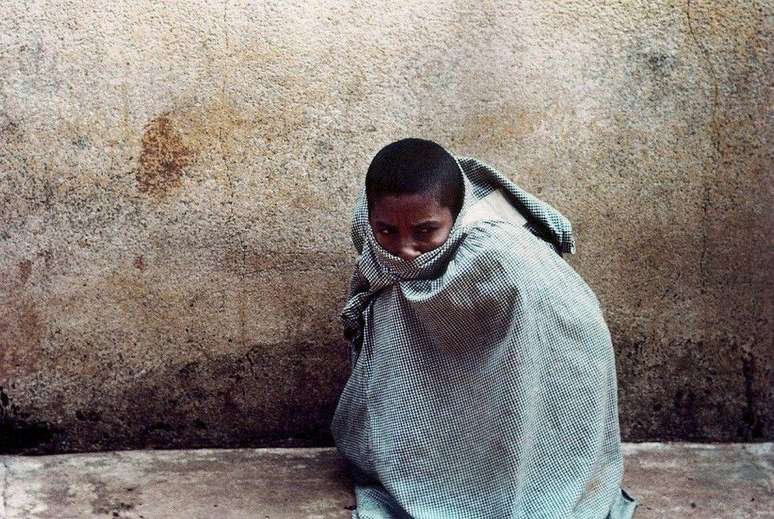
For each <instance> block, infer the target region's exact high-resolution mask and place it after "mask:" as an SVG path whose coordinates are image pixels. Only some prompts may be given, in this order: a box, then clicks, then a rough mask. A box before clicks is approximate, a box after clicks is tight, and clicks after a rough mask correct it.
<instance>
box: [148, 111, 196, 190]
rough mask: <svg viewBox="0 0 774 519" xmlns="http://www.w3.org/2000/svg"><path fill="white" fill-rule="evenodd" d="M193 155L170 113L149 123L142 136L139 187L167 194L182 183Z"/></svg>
mask: <svg viewBox="0 0 774 519" xmlns="http://www.w3.org/2000/svg"><path fill="white" fill-rule="evenodd" d="M193 155H194V153H193V151H192V150H191V149H190V148H189V147H188V146H186V145H185V144H184V143H183V139H182V136H181V134H180V132H179V131H178V129H177V128H176V127H175V125H174V124H173V122H172V119H171V118H170V115H169V114H166V113H165V114H162V115H159V116H158V117H156V118H155V119H153V120H151V121H150V122H149V123H148V124H147V125H146V126H145V133H144V134H143V136H142V153H141V155H140V166H139V168H138V169H137V170H136V171H135V177H136V178H137V187H138V189H139V190H140V191H142V192H143V193H147V194H149V195H151V196H154V197H157V198H163V197H165V196H166V195H167V194H168V193H169V192H170V191H172V190H174V189H175V188H177V187H179V186H180V184H181V179H182V176H183V170H184V169H185V168H186V167H187V166H188V165H189V164H190V163H191V161H192V159H193Z"/></svg>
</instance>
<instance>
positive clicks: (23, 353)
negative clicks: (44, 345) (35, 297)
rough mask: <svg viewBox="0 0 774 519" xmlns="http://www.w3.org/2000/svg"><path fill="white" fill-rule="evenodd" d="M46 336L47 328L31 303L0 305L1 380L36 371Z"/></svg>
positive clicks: (19, 302)
mask: <svg viewBox="0 0 774 519" xmlns="http://www.w3.org/2000/svg"><path fill="white" fill-rule="evenodd" d="M44 333H45V324H44V323H43V322H41V318H40V315H39V314H38V311H37V309H36V308H35V305H34V304H33V303H32V302H31V301H17V302H13V301H12V302H10V303H9V304H6V305H0V380H3V379H7V378H9V375H11V374H12V373H16V372H19V371H21V372H25V373H28V372H30V371H32V370H34V369H35V368H36V366H37V364H38V361H39V359H40V354H41V351H40V344H41V342H42V340H43V336H44Z"/></svg>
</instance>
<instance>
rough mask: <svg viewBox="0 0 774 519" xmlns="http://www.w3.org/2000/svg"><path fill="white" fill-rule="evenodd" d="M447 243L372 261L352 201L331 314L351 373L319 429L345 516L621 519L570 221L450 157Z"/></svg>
mask: <svg viewBox="0 0 774 519" xmlns="http://www.w3.org/2000/svg"><path fill="white" fill-rule="evenodd" d="M458 163H459V164H460V168H461V170H462V171H463V173H464V184H465V202H464V205H463V208H462V211H461V213H460V214H459V215H458V217H457V219H456V221H455V224H454V226H453V227H452V230H451V232H450V234H449V238H448V239H447V241H446V242H445V243H444V244H443V245H442V246H441V247H439V248H437V249H434V250H432V251H429V252H427V253H424V254H422V255H420V256H418V257H417V258H415V259H413V260H411V261H405V260H402V259H401V258H397V257H395V256H393V255H391V254H390V253H389V252H387V251H386V250H384V249H383V248H382V247H381V246H380V245H379V244H378V243H377V241H376V239H375V238H374V235H373V233H372V231H371V229H370V226H369V224H368V214H367V211H368V209H367V207H366V205H365V196H364V193H363V192H361V194H360V196H359V198H358V201H357V204H356V207H355V214H354V219H353V226H352V238H353V242H354V244H355V247H356V249H357V251H358V253H359V254H360V256H359V258H358V262H357V265H356V268H355V272H354V274H353V276H352V282H351V285H350V294H349V299H348V302H347V304H346V307H345V308H344V311H343V313H342V320H343V322H344V324H345V327H346V329H347V330H348V337H350V339H349V348H350V355H351V361H352V373H351V375H350V378H349V380H348V381H347V384H346V386H345V387H344V390H343V392H342V394H341V396H340V399H339V402H338V406H337V408H336V413H335V415H334V418H333V423H332V427H331V429H332V433H333V436H334V439H335V441H336V445H337V447H338V450H339V452H340V453H341V454H342V455H343V456H344V457H345V458H346V459H347V460H348V461H349V463H350V466H351V471H352V475H353V480H354V483H355V496H356V500H357V509H356V510H355V511H354V512H353V518H355V519H358V518H359V519H376V518H409V517H410V518H415V519H430V518H433V519H436V518H437V519H454V518H465V519H467V518H478V517H481V518H491V517H497V518H524V519H541V518H552V519H555V518H578V519H585V518H589V519H605V518H606V517H609V518H610V519H628V518H630V517H632V514H633V512H634V509H635V507H636V505H637V502H636V501H635V500H634V499H633V498H632V497H631V496H629V495H628V494H627V493H626V492H625V491H624V490H623V489H622V488H621V487H620V485H621V478H622V475H623V461H622V457H621V453H620V434H619V428H618V411H617V394H616V388H617V383H616V373H615V361H614V355H613V349H612V345H611V342H610V334H609V332H608V329H607V326H606V325H605V321H604V318H603V316H602V312H601V310H600V307H599V302H598V301H597V298H596V297H595V295H594V294H593V293H592V291H591V289H590V288H589V287H588V286H587V285H586V283H585V282H584V281H583V280H582V279H581V278H580V276H579V275H578V274H577V273H576V272H575V271H574V270H573V269H572V268H571V267H570V266H569V265H568V264H567V263H566V262H565V261H564V260H563V259H562V258H561V253H563V252H573V251H574V248H575V243H574V239H573V235H572V227H571V226H570V223H569V221H567V219H566V218H564V217H563V216H562V215H561V214H559V212H557V211H556V210H555V209H553V208H552V207H551V206H549V205H548V204H546V203H544V202H542V201H540V200H538V199H536V198H535V197H533V196H531V195H529V194H528V193H526V192H524V191H523V190H521V189H520V188H518V187H517V186H515V185H514V184H513V183H512V182H510V181H509V180H508V179H507V178H505V177H504V176H503V175H501V174H500V173H498V172H497V171H495V170H494V169H492V168H491V167H489V166H487V165H485V164H483V163H481V162H479V161H477V160H475V159H471V158H459V159H458Z"/></svg>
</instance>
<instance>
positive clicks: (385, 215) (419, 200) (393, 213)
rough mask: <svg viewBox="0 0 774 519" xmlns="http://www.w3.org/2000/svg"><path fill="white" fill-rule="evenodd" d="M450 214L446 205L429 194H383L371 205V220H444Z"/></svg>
mask: <svg viewBox="0 0 774 519" xmlns="http://www.w3.org/2000/svg"><path fill="white" fill-rule="evenodd" d="M449 216H451V211H449V208H448V207H444V206H442V205H441V203H440V202H439V201H438V200H437V199H436V198H435V197H433V196H432V195H430V194H404V195H384V196H381V197H379V198H376V199H375V200H374V201H373V205H372V206H371V211H370V218H371V220H374V221H376V220H380V221H385V222H387V221H396V220H412V221H418V220H431V219H432V220H444V219H446V218H447V217H449Z"/></svg>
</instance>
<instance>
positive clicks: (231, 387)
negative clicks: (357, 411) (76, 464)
mask: <svg viewBox="0 0 774 519" xmlns="http://www.w3.org/2000/svg"><path fill="white" fill-rule="evenodd" d="M348 373H349V358H348V356H347V354H346V348H345V346H344V345H343V344H341V343H340V342H338V341H328V342H301V343H293V344H291V343H288V344H262V343H260V344H253V345H252V346H249V347H248V348H247V349H246V350H242V351H241V352H237V351H235V352H230V353H227V354H222V355H217V356H212V357H211V358H206V359H205V358H200V359H197V360H191V361H188V362H186V363H184V364H176V365H169V366H165V367H162V368H160V369H158V370H151V371H149V372H148V373H146V374H145V375H143V376H142V377H139V378H137V379H136V380H135V381H133V382H132V383H131V384H129V385H126V386H125V387H122V388H121V391H120V392H118V393H117V394H114V395H112V396H110V397H109V398H108V397H106V395H105V394H104V392H99V391H95V392H94V394H93V397H92V399H91V400H89V399H85V400H83V401H82V402H78V403H77V404H76V405H77V409H75V410H74V412H73V413H72V414H70V413H64V414H63V413H62V412H61V410H60V409H56V410H53V414H54V415H56V416H63V419H62V420H61V422H57V428H54V427H52V426H51V425H50V424H47V423H44V422H30V421H29V420H27V419H28V418H29V416H44V415H46V414H48V413H47V412H42V410H37V409H28V410H27V413H26V414H22V413H21V412H20V411H19V410H18V409H16V408H15V407H14V411H15V412H14V413H12V414H13V415H12V416H11V417H10V419H6V417H5V412H4V414H3V415H2V422H1V423H2V425H0V453H25V454H41V453H52V452H78V451H100V450H114V449H115V448H116V446H120V448H125V449H132V448H204V447H311V446H320V445H332V444H333V440H332V438H331V436H330V422H331V419H332V417H333V411H334V410H335V407H336V402H337V401H338V396H339V394H340V392H341V390H342V388H343V387H344V384H345V382H346V376H347V374H348ZM3 394H5V393H3ZM0 399H2V400H3V401H7V400H9V397H8V396H7V395H6V396H5V397H3V396H0ZM10 405H11V406H13V404H10ZM7 408H8V406H4V407H3V409H4V410H5V409H7ZM59 427H61V428H59Z"/></svg>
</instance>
